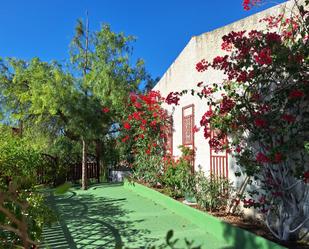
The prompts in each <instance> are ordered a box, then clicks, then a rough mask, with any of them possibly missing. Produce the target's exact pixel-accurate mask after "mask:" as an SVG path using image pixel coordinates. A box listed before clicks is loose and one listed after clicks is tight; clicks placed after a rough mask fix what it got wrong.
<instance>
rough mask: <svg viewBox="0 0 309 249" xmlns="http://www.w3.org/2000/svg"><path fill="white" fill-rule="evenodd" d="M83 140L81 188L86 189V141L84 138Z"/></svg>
mask: <svg viewBox="0 0 309 249" xmlns="http://www.w3.org/2000/svg"><path fill="white" fill-rule="evenodd" d="M82 142H83V158H82V189H83V190H86V189H87V143H86V141H85V140H84V139H82Z"/></svg>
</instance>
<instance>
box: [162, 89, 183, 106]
mask: <svg viewBox="0 0 309 249" xmlns="http://www.w3.org/2000/svg"><path fill="white" fill-rule="evenodd" d="M178 95H179V94H178V93H174V92H170V93H169V94H168V95H167V97H166V99H165V102H166V103H167V104H169V105H172V104H175V105H179V104H178V102H179V100H180V98H179V97H178Z"/></svg>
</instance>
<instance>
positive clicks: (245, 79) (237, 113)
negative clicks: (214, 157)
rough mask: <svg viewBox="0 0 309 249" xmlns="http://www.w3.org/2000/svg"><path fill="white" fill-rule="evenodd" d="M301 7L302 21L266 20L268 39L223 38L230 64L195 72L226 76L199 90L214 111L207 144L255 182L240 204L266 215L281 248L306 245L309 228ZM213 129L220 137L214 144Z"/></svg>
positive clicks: (308, 43) (308, 90)
mask: <svg viewBox="0 0 309 249" xmlns="http://www.w3.org/2000/svg"><path fill="white" fill-rule="evenodd" d="M257 2H258V1H254V2H252V1H244V4H245V3H246V4H247V5H244V7H245V6H249V8H250V7H251V6H252V5H254V4H256V3H257ZM295 3H296V4H295V7H294V12H293V13H297V14H293V13H289V14H286V15H285V16H284V15H278V16H269V17H267V18H264V19H263V20H260V22H264V23H265V24H266V25H267V28H266V29H265V30H263V31H258V30H251V31H240V32H231V33H229V34H227V35H225V36H223V37H222V40H223V42H222V49H223V50H224V51H225V55H224V56H217V57H215V58H214V59H213V61H206V60H202V61H200V62H198V63H197V64H196V69H197V71H198V72H204V71H205V70H208V68H212V69H215V70H221V71H223V72H224V74H225V75H226V77H225V80H223V81H222V82H215V83H214V82H203V83H199V84H198V86H199V87H200V89H201V90H200V91H199V92H198V93H197V95H198V96H200V97H201V98H205V101H206V102H207V103H208V105H209V106H211V109H210V110H209V111H207V112H206V113H205V114H204V115H203V117H202V118H201V121H200V125H201V127H203V128H204V137H205V138H206V139H209V144H210V146H212V147H214V148H215V149H217V150H223V149H228V150H229V151H230V152H231V153H232V154H233V155H234V156H235V157H236V159H237V163H238V164H239V165H240V166H241V167H242V168H243V169H244V170H243V172H245V173H246V175H247V176H249V177H250V178H251V180H255V181H256V184H254V185H252V186H250V188H249V189H250V191H248V192H247V197H246V198H245V197H242V198H241V200H242V201H243V204H244V206H245V207H254V208H256V209H258V210H259V211H260V212H261V213H262V214H263V215H264V218H265V219H264V220H265V223H266V225H267V227H268V228H269V230H270V231H271V232H272V234H273V235H274V236H275V237H277V238H278V239H280V240H289V239H293V238H299V237H300V232H301V230H302V229H303V228H307V229H308V227H309V209H308V203H309V185H308V183H309V157H308V154H307V153H306V150H305V143H306V141H308V140H309V129H308V128H309V79H308V74H309V67H308V62H309V49H308V48H309V39H308V38H309V33H308V31H309V27H308V24H309V15H308V11H306V10H305V9H308V1H305V2H302V3H303V4H300V3H299V2H298V1H296V2H295ZM186 92H187V91H183V92H182V93H186ZM182 93H170V94H169V95H168V97H167V100H166V102H167V103H170V104H171V103H175V104H177V103H178V101H179V95H181V94H182ZM208 127H211V128H212V129H215V130H217V131H218V132H216V135H215V136H213V137H212V138H211V139H210V134H209V129H208ZM226 135H227V136H228V137H229V138H230V139H229V140H228V143H226V144H222V141H223V139H222V138H223V137H225V136H226ZM236 174H238V175H239V174H240V173H239V172H236ZM249 182H251V181H249ZM236 201H237V202H238V201H239V200H236Z"/></svg>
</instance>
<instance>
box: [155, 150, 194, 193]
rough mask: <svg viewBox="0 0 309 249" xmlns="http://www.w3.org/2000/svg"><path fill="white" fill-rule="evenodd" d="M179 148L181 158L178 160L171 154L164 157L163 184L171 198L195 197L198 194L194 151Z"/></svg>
mask: <svg viewBox="0 0 309 249" xmlns="http://www.w3.org/2000/svg"><path fill="white" fill-rule="evenodd" d="M179 148H180V150H181V157H180V158H178V159H176V158H174V157H173V156H171V155H170V154H166V155H164V157H163V165H164V170H163V173H162V176H161V183H162V185H163V186H164V187H165V189H166V191H165V192H166V193H167V194H168V195H170V196H171V197H174V198H178V197H184V196H185V195H189V196H194V194H195V192H196V184H195V177H194V174H193V172H192V160H193V158H194V151H193V150H192V149H190V148H189V147H186V146H183V145H181V146H179Z"/></svg>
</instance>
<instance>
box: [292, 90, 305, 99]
mask: <svg viewBox="0 0 309 249" xmlns="http://www.w3.org/2000/svg"><path fill="white" fill-rule="evenodd" d="M304 95H305V94H304V92H303V91H301V90H298V89H295V90H292V91H291V92H290V94H289V98H290V99H297V98H301V97H303V96H304Z"/></svg>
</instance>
